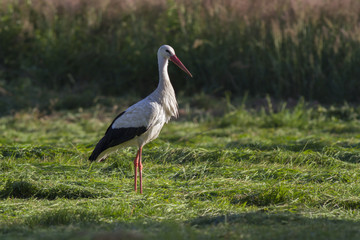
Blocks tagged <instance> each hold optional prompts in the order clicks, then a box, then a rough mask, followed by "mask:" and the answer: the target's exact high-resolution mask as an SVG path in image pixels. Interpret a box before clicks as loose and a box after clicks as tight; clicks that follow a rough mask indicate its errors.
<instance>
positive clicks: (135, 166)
mask: <svg viewBox="0 0 360 240" xmlns="http://www.w3.org/2000/svg"><path fill="white" fill-rule="evenodd" d="M138 165H139V151H138V152H137V153H136V157H135V159H134V190H135V192H136V190H137V189H136V187H137V168H138Z"/></svg>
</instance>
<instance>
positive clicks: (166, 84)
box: [158, 56, 173, 90]
mask: <svg viewBox="0 0 360 240" xmlns="http://www.w3.org/2000/svg"><path fill="white" fill-rule="evenodd" d="M168 63H169V60H168V59H166V58H164V57H162V56H158V64H159V85H158V89H159V88H160V89H161V90H164V89H166V88H173V87H172V85H171V82H170V78H169V74H168Z"/></svg>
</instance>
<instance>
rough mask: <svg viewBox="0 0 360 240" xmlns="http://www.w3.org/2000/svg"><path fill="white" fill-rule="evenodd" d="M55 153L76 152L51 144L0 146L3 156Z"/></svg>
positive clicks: (38, 156) (51, 154)
mask: <svg viewBox="0 0 360 240" xmlns="http://www.w3.org/2000/svg"><path fill="white" fill-rule="evenodd" d="M56 154H76V152H74V151H70V150H68V149H63V148H61V149H60V148H54V147H51V146H38V147H31V146H21V147H16V146H15V147H14V146H0V156H2V157H4V158H6V157H7V158H10V157H11V158H16V159H18V158H22V159H23V158H27V159H29V158H45V157H46V158H54V157H55V155H56Z"/></svg>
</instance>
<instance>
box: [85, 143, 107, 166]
mask: <svg viewBox="0 0 360 240" xmlns="http://www.w3.org/2000/svg"><path fill="white" fill-rule="evenodd" d="M104 147H105V139H104V138H102V139H101V140H100V141H99V142H98V144H96V147H95V149H94V151H93V152H92V154H91V155H90V157H89V160H90V161H91V162H93V161H96V160H97V159H98V158H99V156H100V154H101V153H102V152H103V151H104V150H105V149H104ZM101 160H103V158H101V159H99V160H98V161H99V162H100V161H101Z"/></svg>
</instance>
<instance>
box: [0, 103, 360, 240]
mask: <svg viewBox="0 0 360 240" xmlns="http://www.w3.org/2000/svg"><path fill="white" fill-rule="evenodd" d="M209 101H211V99H208V102H209ZM216 101H218V100H216ZM218 104H219V105H222V106H227V107H226V109H227V110H226V112H225V113H223V114H221V115H218V114H216V115H214V113H211V112H209V111H206V110H204V109H200V108H199V109H194V108H191V110H189V109H188V110H186V109H187V108H186V104H185V103H184V102H183V103H181V105H180V106H181V113H182V114H181V118H180V119H178V120H176V121H172V122H171V123H170V124H168V125H166V126H165V128H164V129H163V131H162V134H161V135H160V137H159V139H157V140H156V141H154V142H152V143H150V144H148V145H147V146H146V148H145V149H144V157H143V161H144V194H142V195H141V194H138V193H134V192H133V164H132V161H133V157H134V156H135V153H136V149H132V148H129V149H122V150H120V151H118V153H117V154H113V155H111V156H110V157H109V158H108V159H107V161H106V162H104V163H90V162H88V160H87V158H88V156H89V154H90V153H91V151H92V149H93V146H94V144H95V142H96V141H97V140H98V139H99V137H100V136H101V135H102V134H103V132H104V131H105V130H106V127H107V125H108V123H109V122H111V119H112V117H113V116H115V115H116V113H117V111H118V109H115V110H111V109H106V108H103V107H99V106H98V107H95V108H93V109H89V110H82V109H79V110H77V111H60V112H57V113H56V114H55V113H54V114H52V115H44V114H41V113H40V112H39V111H33V112H28V111H25V112H19V113H17V114H15V115H14V116H8V117H4V118H1V120H0V123H1V124H0V126H1V132H2V135H1V137H0V144H1V145H0V151H1V152H0V158H1V160H0V169H1V171H0V179H1V181H0V238H1V239H40V238H41V239H170V238H171V239H185V238H186V239H288V238H290V237H291V239H358V238H359V237H360V222H359V221H360V211H359V209H360V198H359V194H360V187H359V186H360V185H359V182H360V174H359V173H360V169H359V159H360V151H359V145H360V140H359V139H360V138H359V137H360V124H359V121H360V120H359V119H360V109H359V108H356V107H352V106H349V105H344V106H342V107H328V108H325V107H322V106H321V105H317V106H309V105H308V104H306V103H305V102H304V101H300V102H299V103H298V104H297V105H296V106H295V107H292V108H288V107H286V104H276V105H275V104H274V103H273V102H272V101H270V100H268V103H267V104H265V105H264V106H263V107H261V108H260V109H259V110H256V111H255V110H254V109H251V108H250V109H249V108H247V107H246V104H242V105H238V106H233V105H231V104H230V103H229V102H228V101H227V100H225V99H223V100H222V101H221V103H218Z"/></svg>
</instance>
